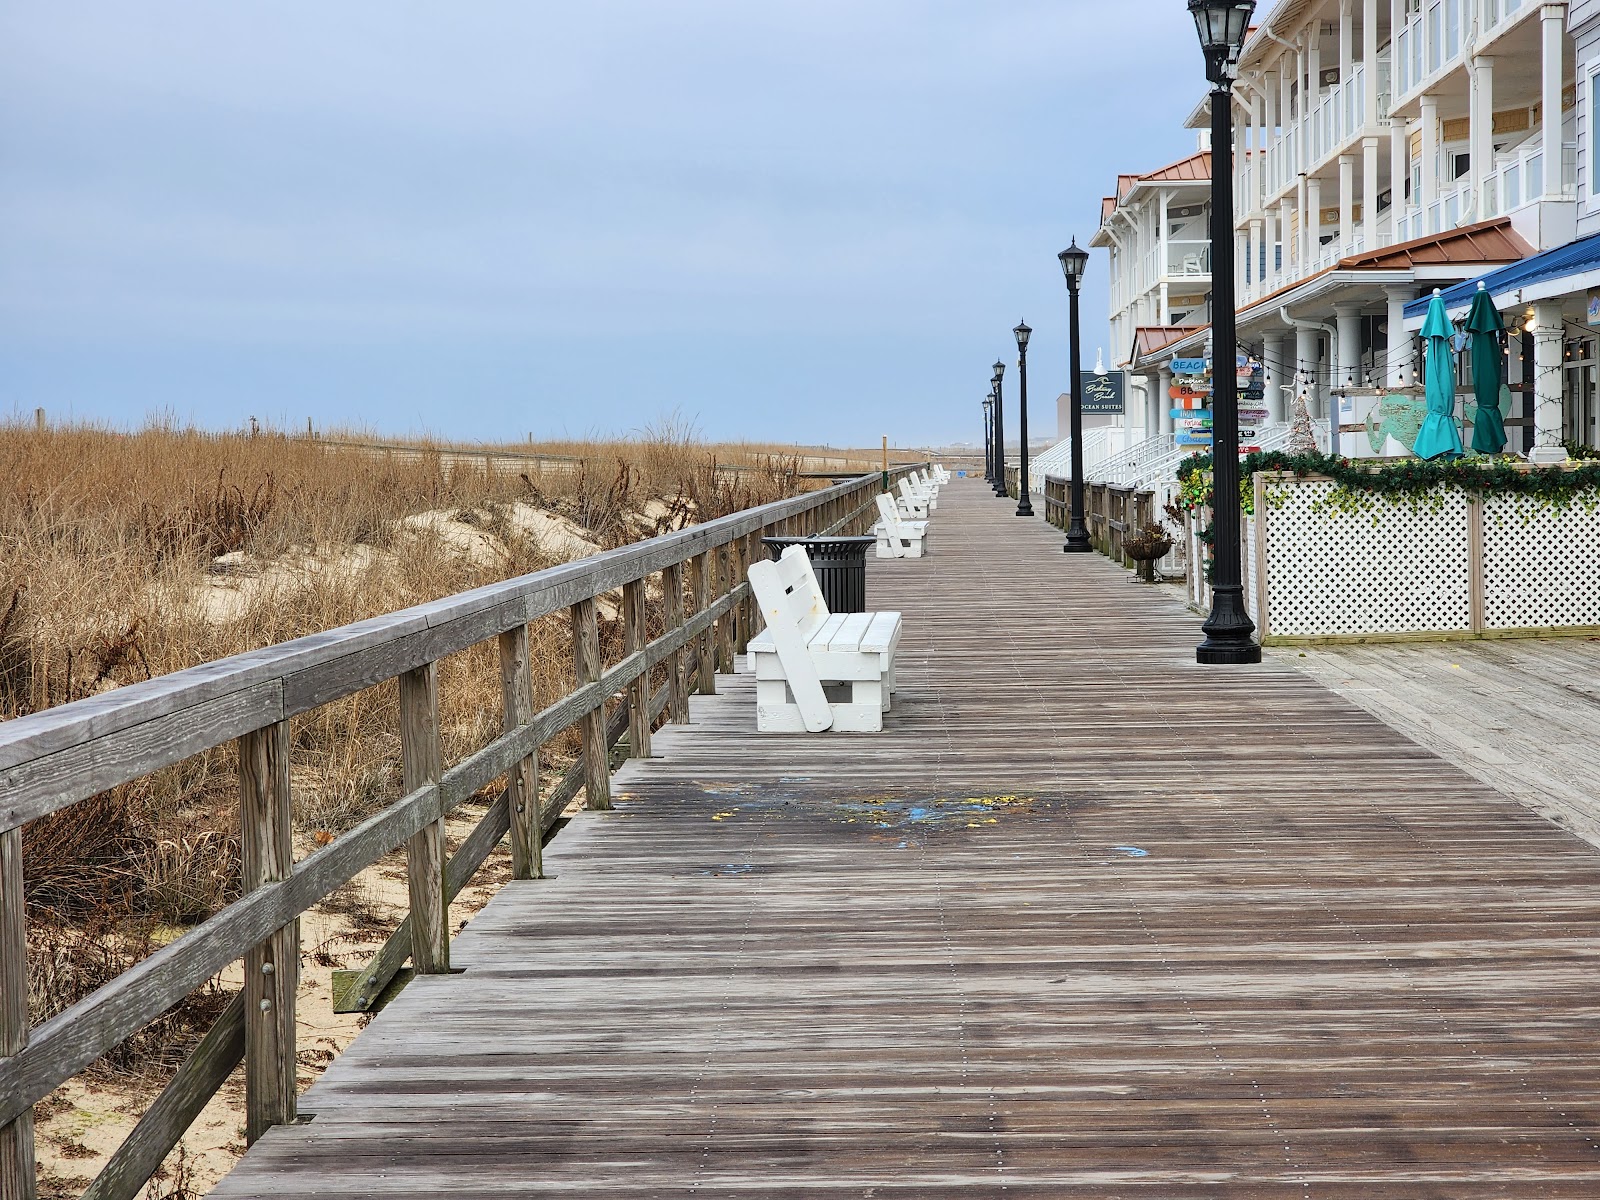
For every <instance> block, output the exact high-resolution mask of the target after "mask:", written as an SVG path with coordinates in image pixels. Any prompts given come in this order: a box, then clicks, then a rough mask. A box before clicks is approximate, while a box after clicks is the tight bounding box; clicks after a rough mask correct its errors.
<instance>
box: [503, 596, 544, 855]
mask: <svg viewBox="0 0 1600 1200" xmlns="http://www.w3.org/2000/svg"><path fill="white" fill-rule="evenodd" d="M500 712H501V721H500V728H501V731H502V732H504V733H510V732H511V731H512V730H513V729H516V728H517V727H519V726H521V725H525V724H527V723H528V722H529V721H531V720H533V667H532V664H531V663H530V662H529V660H528V627H527V626H526V625H518V626H517V627H516V628H515V629H508V630H506V631H505V632H504V633H502V634H501V635H500ZM506 805H507V809H506V811H507V812H508V813H509V815H510V818H511V878H513V879H542V878H544V829H543V828H542V827H541V824H540V821H539V755H538V752H537V751H535V752H534V753H533V754H530V755H528V757H527V758H524V759H523V760H522V761H521V762H519V763H517V765H516V766H514V767H512V768H511V771H510V773H509V774H508V775H507V776H506Z"/></svg>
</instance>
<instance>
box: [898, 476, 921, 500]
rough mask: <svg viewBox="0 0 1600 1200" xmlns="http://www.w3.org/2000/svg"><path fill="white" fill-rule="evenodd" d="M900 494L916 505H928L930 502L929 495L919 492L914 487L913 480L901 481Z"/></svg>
mask: <svg viewBox="0 0 1600 1200" xmlns="http://www.w3.org/2000/svg"><path fill="white" fill-rule="evenodd" d="M900 494H901V495H902V496H904V497H905V498H906V499H907V500H910V501H911V502H912V503H914V504H926V503H927V502H928V497H927V494H926V493H924V492H919V491H918V490H917V489H916V488H915V487H914V486H912V483H911V480H909V479H902V480H901V481H900Z"/></svg>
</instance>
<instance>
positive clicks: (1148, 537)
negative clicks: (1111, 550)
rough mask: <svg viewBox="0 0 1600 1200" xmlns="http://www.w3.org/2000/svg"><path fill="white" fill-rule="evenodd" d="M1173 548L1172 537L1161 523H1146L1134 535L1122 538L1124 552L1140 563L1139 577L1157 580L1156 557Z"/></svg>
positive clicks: (1161, 556)
mask: <svg viewBox="0 0 1600 1200" xmlns="http://www.w3.org/2000/svg"><path fill="white" fill-rule="evenodd" d="M1171 550H1172V538H1171V536H1170V535H1169V534H1168V533H1167V531H1166V530H1165V529H1164V528H1163V527H1162V526H1161V525H1159V524H1150V525H1146V526H1145V527H1144V528H1143V529H1141V530H1139V531H1138V532H1137V533H1135V534H1134V535H1133V536H1132V537H1125V538H1123V539H1122V552H1123V553H1124V554H1126V555H1127V556H1128V557H1129V558H1131V559H1133V560H1134V561H1135V562H1136V563H1138V564H1139V578H1140V579H1142V580H1144V581H1145V582H1146V583H1154V582H1155V581H1156V559H1158V558H1165V557H1166V555H1167V554H1168V553H1169V552H1170V551H1171Z"/></svg>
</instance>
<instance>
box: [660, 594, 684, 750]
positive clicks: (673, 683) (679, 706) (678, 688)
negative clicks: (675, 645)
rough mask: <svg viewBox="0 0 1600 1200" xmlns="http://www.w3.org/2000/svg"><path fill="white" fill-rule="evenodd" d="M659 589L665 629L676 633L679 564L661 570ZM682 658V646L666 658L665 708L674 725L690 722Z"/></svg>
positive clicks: (679, 615) (678, 627)
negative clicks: (665, 622)
mask: <svg viewBox="0 0 1600 1200" xmlns="http://www.w3.org/2000/svg"><path fill="white" fill-rule="evenodd" d="M661 592H662V599H663V600H664V601H665V602H666V606H667V632H668V633H675V632H677V631H679V630H681V629H682V628H683V616H684V611H683V564H682V563H673V564H672V565H670V566H669V567H667V569H666V570H664V571H663V572H662V573H661ZM685 658H686V656H685V654H684V652H683V650H682V649H681V648H679V649H675V650H673V651H672V653H671V654H670V655H668V657H667V688H668V692H667V695H668V701H667V708H668V711H669V713H670V717H669V719H670V720H671V721H672V723H673V724H674V725H686V724H688V722H689V685H688V683H687V682H686V681H687V678H688V668H687V666H686V664H685Z"/></svg>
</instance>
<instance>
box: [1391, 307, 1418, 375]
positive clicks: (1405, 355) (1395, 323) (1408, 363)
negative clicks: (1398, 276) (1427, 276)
mask: <svg viewBox="0 0 1600 1200" xmlns="http://www.w3.org/2000/svg"><path fill="white" fill-rule="evenodd" d="M1383 290H1384V293H1385V294H1386V295H1387V296H1388V298H1389V348H1388V349H1387V350H1386V351H1384V372H1383V374H1384V380H1383V381H1384V384H1385V386H1387V387H1391V388H1397V387H1404V386H1405V384H1406V378H1405V376H1406V372H1407V371H1410V372H1411V373H1412V377H1413V379H1415V377H1416V370H1415V368H1416V366H1417V363H1416V350H1415V345H1416V343H1415V341H1414V340H1413V339H1412V337H1411V335H1410V334H1408V333H1407V332H1406V304H1407V302H1408V301H1410V300H1413V299H1415V298H1416V289H1415V288H1410V287H1389V288H1384V289H1383Z"/></svg>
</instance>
